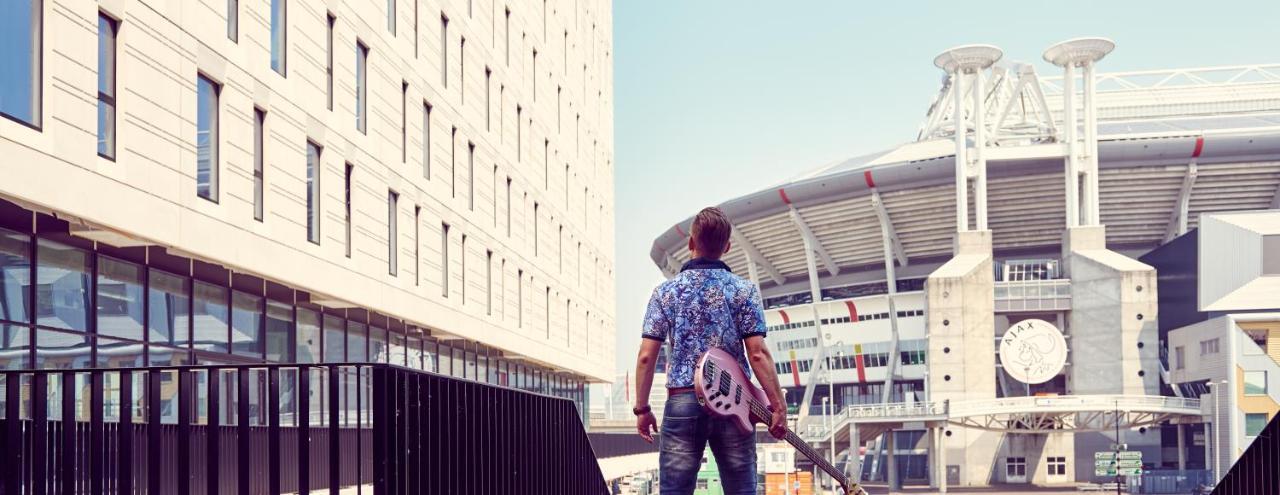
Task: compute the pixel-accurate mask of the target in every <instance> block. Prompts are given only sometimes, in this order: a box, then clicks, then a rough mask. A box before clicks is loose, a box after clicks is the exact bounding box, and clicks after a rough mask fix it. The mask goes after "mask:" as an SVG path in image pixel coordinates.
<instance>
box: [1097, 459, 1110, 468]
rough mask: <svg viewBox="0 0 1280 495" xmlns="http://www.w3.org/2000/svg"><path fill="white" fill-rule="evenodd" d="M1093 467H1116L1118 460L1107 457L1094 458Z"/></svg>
mask: <svg viewBox="0 0 1280 495" xmlns="http://www.w3.org/2000/svg"><path fill="white" fill-rule="evenodd" d="M1093 467H1094V469H1108V468H1114V467H1116V461H1113V460H1106V459H1094V460H1093Z"/></svg>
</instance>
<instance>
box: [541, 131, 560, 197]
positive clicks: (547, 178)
mask: <svg viewBox="0 0 1280 495" xmlns="http://www.w3.org/2000/svg"><path fill="white" fill-rule="evenodd" d="M556 155H557V156H559V152H557V153H556ZM548 189H551V140H550V139H543V140H542V190H543V191H546V190H548Z"/></svg>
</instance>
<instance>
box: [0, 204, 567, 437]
mask: <svg viewBox="0 0 1280 495" xmlns="http://www.w3.org/2000/svg"><path fill="white" fill-rule="evenodd" d="M50 237H53V238H55V239H57V240H54V239H49V238H45V237H44V234H41V235H40V236H34V235H31V234H28V233H24V232H17V231H13V230H8V229H4V228H0V369H24V368H32V367H34V368H53V369H84V368H92V367H136V366H148V365H151V366H157V365H163V366H173V365H183V364H222V363H255V362H270V363H290V362H298V363H320V362H379V363H391V364H394V365H397V366H406V367H409V368H414V369H420V370H425V371H430V372H434V373H439V374H443V375H448V376H454V377H458V378H463V379H467V380H473V381H480V382H487V383H493V384H496V385H501V386H507V387H512V388H517V389H522V390H526V391H530V392H537V393H543V394H551V395H555V396H558V397H564V398H569V399H572V400H574V401H576V402H577V405H578V407H579V409H580V410H585V409H584V406H585V400H586V385H585V382H584V381H583V380H581V379H580V378H578V377H576V376H573V375H569V374H563V373H558V372H555V371H552V370H548V369H545V368H541V367H538V366H534V365H529V364H525V363H524V362H523V361H521V360H518V359H517V360H510V359H508V358H506V357H505V356H504V355H503V354H502V353H501V352H499V351H497V350H494V349H490V348H488V347H485V346H483V345H480V344H478V343H474V342H468V341H465V340H436V339H435V338H433V337H432V336H431V334H430V331H428V330H426V329H423V328H421V327H418V326H414V325H412V324H411V323H409V322H404V321H400V320H396V319H392V318H388V317H385V316H382V315H378V314H376V313H371V312H369V311H366V310H364V309H332V308H329V309H325V308H322V307H320V306H317V305H314V304H311V303H309V302H306V294H305V293H304V292H300V291H294V290H292V289H288V288H281V287H278V286H275V285H274V284H271V283H270V282H264V281H261V280H256V279H254V280H250V281H248V282H246V281H244V280H242V278H244V277H245V276H243V275H240V274H235V275H231V274H229V273H228V272H226V271H217V270H214V271H213V272H212V275H210V273H209V270H202V269H201V268H199V266H201V265H204V264H203V263H201V262H199V261H195V262H191V261H190V260H185V259H177V260H176V261H175V260H174V259H169V258H171V257H169V255H163V254H158V253H156V251H152V253H153V254H152V255H151V256H149V257H148V256H141V255H138V253H136V252H135V253H132V255H134V257H132V258H131V256H130V255H129V254H130V253H122V255H119V256H118V255H116V253H115V251H112V253H111V254H106V253H103V252H100V251H101V249H99V250H94V249H93V248H91V247H90V246H91V245H89V244H88V243H83V242H79V241H76V240H73V239H74V238H71V237H70V236H66V235H65V234H60V233H59V234H51V235H50ZM59 241H64V242H59ZM76 244H80V246H77V245H76ZM135 249H141V248H135ZM148 258H150V264H149V263H147V262H146V261H145V260H148ZM156 258H161V260H160V261H157V259H156ZM156 265H161V266H156ZM181 265H187V266H189V267H190V268H188V272H189V273H191V274H189V275H182V274H179V273H176V272H181V271H182V270H177V269H174V268H175V266H181ZM209 266H212V265H209ZM33 267H34V269H33ZM233 279H234V280H235V282H234V283H233V282H232V280H233ZM33 282H34V283H33ZM268 285H271V286H272V289H271V290H268V289H267V288H266V287H267V286H268ZM251 287H256V288H257V289H256V290H254V289H251ZM294 301H301V302H294ZM288 380H293V378H288V379H287V380H286V381H288ZM223 383H224V386H225V387H229V388H228V390H227V392H226V393H227V394H231V395H228V397H234V394H235V393H236V391H235V390H234V387H235V384H234V382H227V381H224V382H223ZM289 383H293V382H292V381H289ZM282 385H284V382H282ZM364 385H365V386H363V387H362V386H359V384H356V383H354V380H353V381H352V383H350V384H347V385H345V386H344V387H343V392H342V394H344V395H347V396H349V398H350V399H351V400H352V401H354V400H355V398H356V396H357V395H359V394H365V393H368V390H364V389H366V388H368V385H370V384H367V383H366V384H364ZM254 386H256V382H255V383H254ZM290 386H291V385H290ZM139 390H141V389H139ZM282 393H283V392H282ZM290 407H293V406H290ZM199 414H201V415H203V414H206V413H203V412H202V413H199ZM202 417H203V416H202ZM233 419H234V418H230V419H229V420H233ZM352 419H353V420H354V418H352ZM226 424H230V423H226Z"/></svg>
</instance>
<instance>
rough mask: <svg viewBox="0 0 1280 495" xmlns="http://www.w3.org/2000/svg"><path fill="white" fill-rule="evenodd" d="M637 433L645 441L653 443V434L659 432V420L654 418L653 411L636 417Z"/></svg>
mask: <svg viewBox="0 0 1280 495" xmlns="http://www.w3.org/2000/svg"><path fill="white" fill-rule="evenodd" d="M636 431H637V432H639V433H640V438H643V439H644V441H646V442H649V443H653V434H654V433H656V432H657V431H658V420H657V418H654V417H653V411H648V412H646V413H644V414H641V415H639V416H636Z"/></svg>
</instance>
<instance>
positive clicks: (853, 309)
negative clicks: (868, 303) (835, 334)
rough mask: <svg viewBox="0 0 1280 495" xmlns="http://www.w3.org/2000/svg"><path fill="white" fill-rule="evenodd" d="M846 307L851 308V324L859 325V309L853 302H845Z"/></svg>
mask: <svg viewBox="0 0 1280 495" xmlns="http://www.w3.org/2000/svg"><path fill="white" fill-rule="evenodd" d="M844 307H846V308H849V323H857V322H858V307H857V306H855V305H854V304H853V301H845V302H844Z"/></svg>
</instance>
